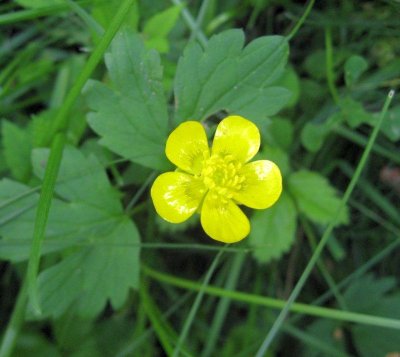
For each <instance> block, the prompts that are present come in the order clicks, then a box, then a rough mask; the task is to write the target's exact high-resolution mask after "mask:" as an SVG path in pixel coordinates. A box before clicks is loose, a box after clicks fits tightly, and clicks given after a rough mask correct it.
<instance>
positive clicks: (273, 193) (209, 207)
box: [151, 116, 282, 243]
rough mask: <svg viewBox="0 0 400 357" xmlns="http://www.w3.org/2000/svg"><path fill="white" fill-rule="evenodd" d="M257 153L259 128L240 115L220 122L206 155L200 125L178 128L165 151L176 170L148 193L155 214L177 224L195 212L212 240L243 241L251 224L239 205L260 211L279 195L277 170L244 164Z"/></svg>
mask: <svg viewBox="0 0 400 357" xmlns="http://www.w3.org/2000/svg"><path fill="white" fill-rule="evenodd" d="M259 148H260V132H259V130H258V128H257V127H256V126H255V125H254V124H253V123H252V122H250V121H249V120H247V119H245V118H242V117H240V116H228V117H226V118H225V119H223V120H222V121H221V122H220V123H219V125H218V127H217V130H216V132H215V136H214V141H213V144H212V148H211V151H210V149H209V147H208V142H207V136H206V133H205V130H204V128H203V126H202V125H201V124H200V123H199V122H197V121H187V122H184V123H182V124H180V125H179V126H178V127H177V128H176V129H175V130H174V131H173V132H172V133H171V134H170V136H169V137H168V140H167V144H166V148H165V152H166V155H167V157H168V159H169V160H170V161H171V162H172V163H173V164H175V165H176V166H177V167H178V169H177V170H176V171H175V172H166V173H163V174H161V175H160V176H158V177H157V179H156V180H155V181H154V184H153V186H152V188H151V197H152V199H153V203H154V206H155V209H156V211H157V213H158V214H159V215H160V216H161V217H162V218H164V219H165V220H166V221H169V222H171V223H181V222H183V221H185V220H187V219H188V218H189V217H191V216H192V215H193V214H194V213H195V212H196V211H197V212H199V213H200V220H201V225H202V226H203V229H204V231H205V232H206V233H207V234H208V235H209V236H210V237H211V238H213V239H215V240H217V241H221V242H225V243H234V242H238V241H240V240H242V239H243V238H245V237H246V236H247V235H248V234H249V232H250V222H249V220H248V218H247V217H246V215H245V214H244V213H243V212H242V210H241V209H240V208H239V207H238V205H245V206H248V207H251V208H255V209H265V208H268V207H270V206H272V205H273V204H274V203H275V202H276V201H277V200H278V198H279V196H280V194H281V192H282V177H281V173H280V170H279V168H278V166H276V165H275V164H274V163H273V162H272V161H268V160H259V161H254V162H248V161H249V160H251V159H252V158H253V157H254V155H256V153H257V152H258V150H259Z"/></svg>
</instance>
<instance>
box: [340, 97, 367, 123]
mask: <svg viewBox="0 0 400 357" xmlns="http://www.w3.org/2000/svg"><path fill="white" fill-rule="evenodd" d="M340 107H341V109H342V115H343V117H344V119H345V120H346V122H347V123H348V124H349V125H350V127H352V128H356V127H358V126H359V125H361V124H364V123H367V124H371V123H372V122H373V121H374V117H373V116H372V114H370V113H368V112H367V111H366V110H365V109H364V107H363V105H362V104H361V103H359V102H357V101H355V100H354V99H352V98H350V97H345V98H343V99H342V100H341V101H340Z"/></svg>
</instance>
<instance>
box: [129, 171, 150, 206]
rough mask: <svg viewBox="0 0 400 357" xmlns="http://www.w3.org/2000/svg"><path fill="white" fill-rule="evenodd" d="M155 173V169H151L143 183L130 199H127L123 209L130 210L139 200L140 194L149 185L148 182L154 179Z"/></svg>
mask: <svg viewBox="0 0 400 357" xmlns="http://www.w3.org/2000/svg"><path fill="white" fill-rule="evenodd" d="M156 175H157V172H156V171H153V172H152V173H151V174H150V175H149V176H148V177H147V179H146V181H145V182H144V183H143V185H142V186H141V187H140V188H139V189H138V190H137V191H136V194H135V195H134V196H133V197H132V199H131V200H130V201H129V203H128V205H127V206H126V209H125V211H130V210H131V209H132V207H133V206H135V204H136V203H137V202H138V201H139V199H140V197H141V196H142V194H143V192H144V191H145V189H146V188H147V186H149V185H150V183H151V182H152V181H153V180H154V179H155V177H156Z"/></svg>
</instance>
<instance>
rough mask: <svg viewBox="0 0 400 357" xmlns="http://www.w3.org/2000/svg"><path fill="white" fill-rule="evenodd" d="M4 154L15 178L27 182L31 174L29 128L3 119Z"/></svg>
mask: <svg viewBox="0 0 400 357" xmlns="http://www.w3.org/2000/svg"><path fill="white" fill-rule="evenodd" d="M1 133H2V137H3V146H4V156H5V159H6V163H7V166H8V167H9V168H10V171H11V173H12V175H13V177H14V178H16V179H17V180H18V181H22V182H26V181H28V180H29V178H30V176H31V171H32V168H31V163H30V157H31V149H32V144H31V138H30V133H29V131H28V130H27V129H22V128H20V127H18V126H17V125H15V124H13V123H11V122H9V121H7V120H3V123H2V126H1Z"/></svg>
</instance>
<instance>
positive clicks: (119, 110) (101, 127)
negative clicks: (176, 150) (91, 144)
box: [85, 31, 170, 170]
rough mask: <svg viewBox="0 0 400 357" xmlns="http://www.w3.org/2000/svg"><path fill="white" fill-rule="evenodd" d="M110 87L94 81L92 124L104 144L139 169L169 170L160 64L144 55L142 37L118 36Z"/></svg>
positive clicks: (89, 90) (151, 54)
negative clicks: (140, 167) (165, 149)
mask: <svg viewBox="0 0 400 357" xmlns="http://www.w3.org/2000/svg"><path fill="white" fill-rule="evenodd" d="M106 65H107V68H108V71H109V74H110V77H111V80H112V87H109V86H107V85H105V84H103V83H100V82H97V81H90V82H89V83H88V84H87V85H86V88H85V92H86V95H87V102H88V105H89V107H90V108H91V109H92V111H93V112H92V113H90V114H89V115H88V122H89V124H90V126H91V127H92V129H93V130H94V131H95V132H97V133H98V134H99V135H100V136H101V141H100V143H101V144H103V145H105V146H106V147H107V148H109V149H110V150H111V151H113V152H115V153H117V154H119V155H121V156H122V157H125V158H127V159H129V160H132V161H133V162H136V163H138V164H141V165H144V166H147V167H150V168H153V169H158V170H166V169H168V168H169V167H170V165H169V163H168V162H167V160H166V157H165V154H164V147H165V141H166V138H167V134H168V113H167V103H166V99H165V96H164V91H163V85H162V68H161V66H160V58H159V56H158V54H157V53H156V52H155V51H148V50H146V49H145V47H144V45H143V42H142V40H141V39H140V37H139V35H137V34H134V33H132V32H129V31H122V32H119V33H118V34H117V35H116V36H115V38H114V40H113V42H112V45H111V52H110V53H108V54H107V55H106Z"/></svg>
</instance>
